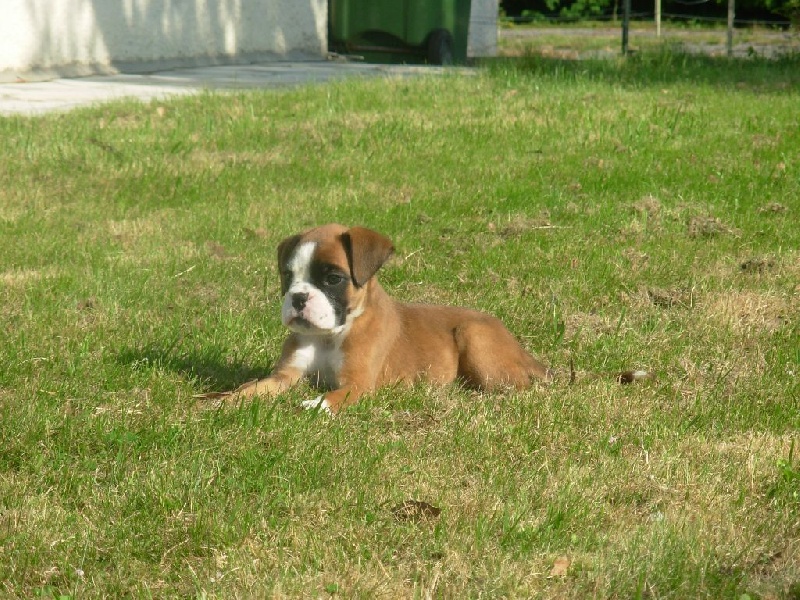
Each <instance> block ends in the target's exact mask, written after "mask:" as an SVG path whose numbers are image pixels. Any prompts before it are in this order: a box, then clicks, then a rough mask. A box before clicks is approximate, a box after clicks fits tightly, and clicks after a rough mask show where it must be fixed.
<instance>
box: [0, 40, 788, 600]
mask: <svg viewBox="0 0 800 600" xmlns="http://www.w3.org/2000/svg"><path fill="white" fill-rule="evenodd" d="M798 73H800V69H798V64H797V61H796V60H784V61H777V62H765V61H744V62H739V63H730V62H724V61H723V62H713V61H709V60H705V59H699V58H691V57H686V56H682V55H675V54H669V53H667V54H658V55H643V56H639V57H637V58H634V59H631V60H628V61H626V62H617V61H609V62H581V63H574V62H560V61H548V60H544V59H534V58H531V59H527V60H523V61H518V62H506V61H497V62H492V63H489V64H487V65H485V66H484V67H482V68H481V69H479V70H477V72H475V73H472V74H457V73H454V74H451V75H446V76H443V77H438V78H437V77H431V78H422V79H413V80H390V81H377V80H373V81H362V82H347V83H341V84H334V85H327V86H318V87H310V88H301V89H296V90H288V91H278V92H248V93H241V94H231V95H202V96H199V97H194V98H185V99H176V100H172V101H169V102H159V103H153V104H145V105H141V104H134V103H116V104H111V105H108V106H103V107H99V108H94V109H90V110H81V111H76V112H72V113H69V114H66V115H51V116H46V117H41V118H3V119H0V148H2V150H1V151H2V163H1V164H2V166H0V238H2V240H3V241H2V244H0V294H1V295H2V297H1V298H0V299H1V300H2V302H0V324H2V327H3V329H2V331H3V338H2V344H0V439H1V440H2V443H1V444H0V595H2V596H5V597H26V598H29V597H56V598H61V597H75V598H99V597H119V596H132V597H148V596H150V597H176V596H190V597H191V596H196V597H217V598H231V597H296V596H308V597H328V596H334V597H343V598H358V597H361V598H373V597H386V598H395V597H419V598H425V597H443V598H462V597H501V596H504V597H518V598H528V597H545V598H546V597H559V598H561V597H574V598H584V597H615V598H635V597H638V598H644V597H658V598H697V597H709V598H720V597H730V598H743V597H745V596H744V595H745V594H746V595H747V596H749V597H750V598H757V597H760V598H796V597H797V594H798V592H797V590H798V588H799V587H800V545H798V541H797V540H798V539H800V496H799V494H800V489H799V488H800V476H798V473H800V460H798V453H797V450H796V446H797V438H798V436H797V431H798V429H799V428H800V403H799V401H798V395H799V394H798V392H799V391H800V390H799V386H798V373H799V372H800V341H799V336H798V317H799V316H800V314H799V313H800V310H799V309H798V293H800V287H799V286H800V252H799V251H798V248H800V227H798V214H800V201H799V200H798V198H800V127H799V126H798V118H797V117H798V109H797V107H798V106H800V75H798ZM328 221H339V222H343V223H349V224H362V225H366V226H369V227H373V228H375V229H378V230H380V231H382V232H384V233H386V234H387V235H389V236H390V237H391V238H392V239H393V240H394V241H395V244H396V246H397V249H398V253H397V257H396V258H395V259H394V260H393V261H392V262H391V263H390V264H389V265H388V266H387V267H386V268H385V269H384V270H383V271H382V273H381V277H382V280H383V282H384V285H385V287H386V288H387V289H389V290H390V291H391V292H392V293H393V294H394V295H395V296H397V297H399V298H402V299H406V300H432V301H437V302H446V303H453V304H462V305H468V306H472V307H476V308H480V309H483V310H486V311H489V312H492V313H493V314H496V315H498V316H500V317H501V318H502V319H503V320H504V321H505V322H506V323H507V324H508V326H509V328H510V329H511V330H512V331H513V332H514V333H515V334H516V335H518V336H519V337H520V339H522V340H523V342H524V344H525V345H526V346H527V347H528V348H530V349H531V350H532V351H533V352H534V353H536V354H537V355H539V356H540V357H542V358H543V359H544V360H546V361H547V362H548V363H549V364H552V365H553V366H554V367H555V368H556V369H558V370H559V371H560V372H561V373H562V374H564V373H565V372H567V371H568V365H569V363H570V361H574V364H575V366H576V368H577V369H578V370H579V371H582V372H598V371H600V372H602V371H612V370H615V369H619V368H623V367H640V368H646V369H649V370H652V371H654V372H656V373H657V378H656V379H655V380H654V381H653V382H651V383H648V384H646V385H641V386H632V387H620V386H617V385H615V384H614V383H612V382H609V381H606V380H603V379H592V378H590V377H586V376H581V373H579V376H578V381H577V383H576V384H574V385H569V384H567V383H566V378H565V377H562V378H561V379H560V380H559V381H557V382H556V383H555V384H553V385H552V386H549V387H537V388H535V389H532V390H530V391H526V392H522V393H513V394H506V395H481V394H476V393H474V392H470V391H466V390H462V389H459V388H457V387H451V388H445V389H434V388H429V387H426V386H423V385H421V386H418V387H415V388H413V389H410V390H406V389H392V388H389V389H384V390H381V391H380V392H378V393H376V394H374V395H373V396H371V397H369V398H367V399H365V400H364V401H362V402H361V403H360V404H359V405H358V406H356V407H353V408H350V409H348V410H346V411H345V412H344V413H342V414H341V415H340V416H338V417H337V418H336V419H333V420H327V419H325V418H322V417H320V416H319V415H315V414H310V413H303V412H300V411H298V410H297V409H296V407H297V405H298V404H299V402H300V401H301V400H303V399H306V398H308V397H309V396H310V394H312V393H313V391H312V390H310V389H308V388H307V387H301V388H299V389H297V390H293V391H292V392H290V393H288V394H286V395H285V396H283V397H280V398H276V399H262V400H259V401H256V402H253V403H251V404H243V405H238V404H237V405H230V406H221V407H217V406H214V405H212V404H210V403H204V402H202V401H201V402H198V401H196V400H194V399H193V398H192V396H193V395H194V394H197V393H200V392H205V391H209V390H221V389H229V388H230V387H232V386H234V385H237V384H238V383H241V382H243V381H245V380H247V379H249V378H251V377H253V376H258V375H260V374H264V373H267V372H268V371H269V368H270V366H271V364H272V363H273V361H274V360H275V358H276V357H277V355H278V352H279V348H280V344H281V341H282V338H283V335H284V332H283V331H282V328H281V325H280V322H279V317H278V305H279V291H278V285H277V272H276V268H275V264H274V258H275V247H276V245H277V243H278V242H279V241H280V240H281V239H283V238H284V237H285V236H287V235H290V234H292V233H295V232H297V231H299V230H301V229H303V228H305V227H307V226H310V225H313V224H318V223H323V222H328ZM411 500H414V501H417V502H419V503H427V504H413V503H411V504H404V503H406V502H407V501H411ZM408 506H411V507H412V508H413V507H417V508H418V510H417V512H416V513H415V512H414V510H411V511H410V512H409V511H407V510H406V511H404V510H403V507H408ZM435 509H439V510H438V511H437V510H435ZM439 511H440V512H439ZM565 565H566V568H564V567H565Z"/></svg>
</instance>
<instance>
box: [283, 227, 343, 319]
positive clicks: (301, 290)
mask: <svg viewBox="0 0 800 600" xmlns="http://www.w3.org/2000/svg"><path fill="white" fill-rule="evenodd" d="M316 247H317V244H316V242H305V243H303V244H300V245H299V246H297V248H296V249H295V251H294V254H293V255H292V257H291V258H290V259H289V262H288V263H287V264H286V268H287V269H288V270H289V271H290V272H291V274H292V280H291V283H290V285H289V289H288V290H287V291H286V295H285V296H284V297H283V307H282V308H281V319H282V321H283V324H284V325H285V326H286V327H288V328H289V329H293V330H296V331H301V332H306V333H309V332H311V331H313V330H315V329H316V330H322V331H330V330H332V329H334V328H335V327H336V312H335V311H334V309H333V306H332V305H331V303H330V301H329V300H328V298H327V296H325V294H323V293H322V292H321V291H320V289H319V288H318V287H316V286H315V285H313V284H312V283H311V261H312V259H313V257H314V250H316ZM306 295H307V296H306ZM304 296H305V299H303V298H304Z"/></svg>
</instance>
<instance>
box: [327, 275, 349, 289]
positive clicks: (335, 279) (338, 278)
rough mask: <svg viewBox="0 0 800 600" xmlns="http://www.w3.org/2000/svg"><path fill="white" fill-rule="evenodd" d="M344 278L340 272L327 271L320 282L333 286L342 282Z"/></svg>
mask: <svg viewBox="0 0 800 600" xmlns="http://www.w3.org/2000/svg"><path fill="white" fill-rule="evenodd" d="M344 279H345V277H344V275H341V274H340V273H328V274H327V275H325V279H323V280H322V282H323V283H324V284H325V285H327V286H330V287H333V286H337V285H339V284H340V283H342V282H343V281H344Z"/></svg>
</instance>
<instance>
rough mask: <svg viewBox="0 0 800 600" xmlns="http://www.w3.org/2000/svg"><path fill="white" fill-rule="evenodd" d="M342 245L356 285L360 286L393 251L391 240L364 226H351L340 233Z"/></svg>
mask: <svg viewBox="0 0 800 600" xmlns="http://www.w3.org/2000/svg"><path fill="white" fill-rule="evenodd" d="M342 245H344V251H345V252H346V253H347V260H348V262H349V263H350V275H351V276H352V277H353V283H354V284H355V286H356V287H362V286H363V285H364V284H365V283H367V281H369V279H370V278H371V277H372V276H373V275H375V273H377V272H378V269H380V268H381V267H382V266H383V263H385V262H386V261H387V260H388V259H389V257H390V256H391V255H392V253H393V252H394V246H393V245H392V240H390V239H389V238H387V237H386V236H385V235H381V234H380V233H378V232H377V231H372V230H371V229H366V228H365V227H351V228H350V229H349V230H347V231H346V232H345V233H343V234H342Z"/></svg>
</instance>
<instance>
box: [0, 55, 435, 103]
mask: <svg viewBox="0 0 800 600" xmlns="http://www.w3.org/2000/svg"><path fill="white" fill-rule="evenodd" d="M441 72H442V69H441V68H439V67H428V66H406V65H373V64H365V63H352V62H336V61H308V62H271V63H260V64H252V65H231V66H217V67H199V68H186V69H174V70H170V71H161V72H156V73H149V74H143V75H125V74H116V75H98V76H92V77H80V78H75V79H54V80H52V81H37V82H24V81H21V82H17V83H2V84H0V115H13V114H22V115H38V114H43V113H47V112H53V111H62V112H63V111H67V110H70V109H72V108H75V107H78V106H87V105H97V104H100V103H102V102H107V101H109V100H115V99H121V98H138V99H140V100H145V101H146V100H152V99H160V98H165V97H168V96H176V95H186V94H196V93H199V92H201V91H203V90H235V89H253V88H270V87H281V86H291V85H300V84H305V83H323V82H326V81H332V80H336V79H342V78H345V77H408V76H412V75H424V74H434V73H441Z"/></svg>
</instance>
